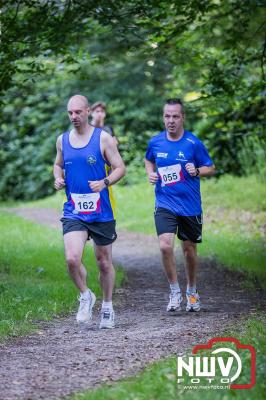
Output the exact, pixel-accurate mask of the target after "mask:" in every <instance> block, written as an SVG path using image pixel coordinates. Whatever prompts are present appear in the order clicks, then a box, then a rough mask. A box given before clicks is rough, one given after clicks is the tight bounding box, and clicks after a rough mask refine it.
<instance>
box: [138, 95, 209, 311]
mask: <svg viewBox="0 0 266 400" xmlns="http://www.w3.org/2000/svg"><path fill="white" fill-rule="evenodd" d="M163 119H164V124H165V130H164V131H163V132H160V133H159V134H158V135H156V136H154V137H153V138H152V139H151V140H150V141H149V144H148V149H147V152H146V158H145V167H146V171H147V174H148V178H149V182H150V183H151V184H155V185H156V186H155V212H154V218H155V226H156V230H157V235H158V238H159V246H160V250H161V255H162V262H163V265H164V269H165V272H166V276H167V278H168V282H169V284H170V296H169V297H170V301H169V304H168V306H167V311H169V312H172V311H179V310H180V309H181V302H182V300H183V298H182V294H181V290H180V287H179V283H178V279H177V268H176V260H175V256H174V239H175V234H176V233H177V236H178V238H179V239H180V240H181V241H182V249H183V253H184V257H185V264H186V276H187V290H186V298H187V305H186V310H187V311H199V310H200V298H199V294H198V292H197V288H196V271H197V266H198V259H197V243H200V242H201V241H202V209H201V195H200V177H203V176H211V175H213V174H214V171H215V167H214V165H213V162H212V160H211V158H210V156H209V154H208V152H207V150H206V148H205V146H204V145H203V143H202V142H201V141H200V140H199V139H198V138H197V137H196V136H194V135H193V134H192V133H191V132H189V131H186V130H184V127H183V124H184V110H183V104H182V101H181V100H180V99H169V100H167V101H166V103H165V105H164V110H163Z"/></svg>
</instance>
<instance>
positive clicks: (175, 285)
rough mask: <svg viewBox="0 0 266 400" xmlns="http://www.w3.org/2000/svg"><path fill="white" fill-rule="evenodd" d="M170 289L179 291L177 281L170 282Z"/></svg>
mask: <svg viewBox="0 0 266 400" xmlns="http://www.w3.org/2000/svg"><path fill="white" fill-rule="evenodd" d="M170 290H171V292H180V287H179V283H178V282H176V283H170Z"/></svg>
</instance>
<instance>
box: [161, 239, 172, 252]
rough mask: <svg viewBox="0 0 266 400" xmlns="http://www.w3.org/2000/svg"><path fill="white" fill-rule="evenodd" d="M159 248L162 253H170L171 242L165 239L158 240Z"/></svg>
mask: <svg viewBox="0 0 266 400" xmlns="http://www.w3.org/2000/svg"><path fill="white" fill-rule="evenodd" d="M160 250H161V252H162V254H163V255H170V254H172V253H173V246H172V243H171V242H169V241H166V240H160Z"/></svg>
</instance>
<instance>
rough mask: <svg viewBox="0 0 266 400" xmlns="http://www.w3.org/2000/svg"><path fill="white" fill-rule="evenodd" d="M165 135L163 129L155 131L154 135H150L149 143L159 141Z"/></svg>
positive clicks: (152, 143)
mask: <svg viewBox="0 0 266 400" xmlns="http://www.w3.org/2000/svg"><path fill="white" fill-rule="evenodd" d="M164 137H165V131H161V132H159V133H157V134H156V135H154V136H152V137H151V138H150V140H149V145H150V146H152V145H154V144H156V143H158V142H160V141H161V140H162V139H164Z"/></svg>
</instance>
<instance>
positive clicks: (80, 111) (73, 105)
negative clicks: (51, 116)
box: [67, 99, 90, 128]
mask: <svg viewBox="0 0 266 400" xmlns="http://www.w3.org/2000/svg"><path fill="white" fill-rule="evenodd" d="M89 111H90V110H89V108H88V107H87V106H86V104H85V103H84V102H83V101H82V100H81V99H72V100H70V102H69V103H68V105H67V112H68V116H69V119H70V121H71V123H72V124H73V126H74V127H75V128H78V127H80V126H84V125H86V123H87V122H88V116H89Z"/></svg>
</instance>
